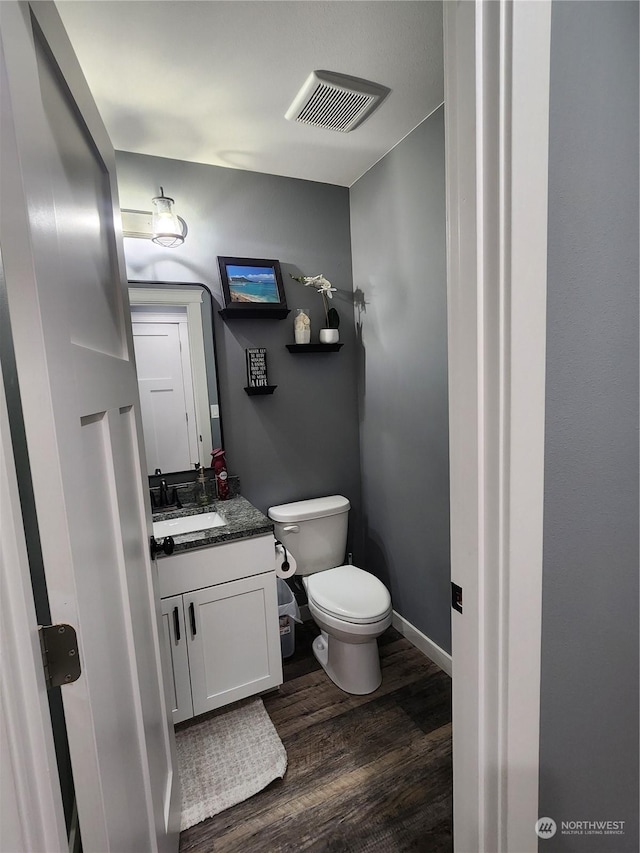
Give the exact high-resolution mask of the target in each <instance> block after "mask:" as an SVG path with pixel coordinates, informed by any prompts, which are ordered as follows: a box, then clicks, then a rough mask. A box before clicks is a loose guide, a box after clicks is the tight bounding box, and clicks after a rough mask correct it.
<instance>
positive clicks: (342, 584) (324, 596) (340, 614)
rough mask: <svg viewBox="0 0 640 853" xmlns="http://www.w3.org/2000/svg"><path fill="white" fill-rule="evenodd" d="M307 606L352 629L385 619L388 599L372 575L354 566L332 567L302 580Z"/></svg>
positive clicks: (389, 598)
mask: <svg viewBox="0 0 640 853" xmlns="http://www.w3.org/2000/svg"><path fill="white" fill-rule="evenodd" d="M304 582H305V587H306V590H307V595H308V597H309V601H310V603H312V604H313V605H314V607H316V608H317V609H318V610H320V611H321V612H322V613H326V614H327V615H328V616H331V617H333V618H334V619H340V620H342V621H344V622H349V623H351V624H354V625H367V624H371V623H375V622H379V621H381V620H383V619H385V618H386V617H387V616H388V615H389V613H390V612H391V596H390V595H389V591H388V590H387V588H386V587H385V585H384V584H383V583H382V582H381V581H379V580H378V578H376V577H375V576H374V575H372V574H370V573H369V572H365V571H363V570H362V569H359V568H358V567H357V566H352V565H348V566H336V568H334V569H327V570H325V571H323V572H317V573H316V574H313V575H308V576H307V577H305V578H304Z"/></svg>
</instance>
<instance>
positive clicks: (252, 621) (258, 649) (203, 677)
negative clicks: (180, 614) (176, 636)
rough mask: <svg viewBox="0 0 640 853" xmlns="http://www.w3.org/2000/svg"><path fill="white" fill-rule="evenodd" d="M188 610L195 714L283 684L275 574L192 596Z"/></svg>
mask: <svg viewBox="0 0 640 853" xmlns="http://www.w3.org/2000/svg"><path fill="white" fill-rule="evenodd" d="M184 606H185V614H186V617H187V621H188V632H189V665H190V670H191V690H192V695H193V710H194V713H195V714H202V713H204V712H205V711H211V710H212V709H213V708H219V707H221V706H222V705H227V704H228V703H229V702H235V701H236V700H237V699H244V698H245V697H246V696H251V695H253V694H254V693H260V692H261V691H263V690H269V689H270V688H272V687H277V686H278V685H279V684H281V683H282V659H281V656H280V634H279V620H278V599H277V594H276V577H275V574H274V573H273V572H268V573H267V574H262V575H255V576H254V577H250V578H243V579H242V580H237V581H229V582H228V583H221V584H217V585H216V586H212V587H208V588H206V589H201V590H197V591H196V592H191V593H187V594H185V595H184Z"/></svg>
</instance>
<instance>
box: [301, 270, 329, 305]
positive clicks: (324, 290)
mask: <svg viewBox="0 0 640 853" xmlns="http://www.w3.org/2000/svg"><path fill="white" fill-rule="evenodd" d="M304 284H305V287H308V286H309V285H312V286H313V287H315V289H316V290H317V291H318V293H321V294H322V295H323V296H324V295H326V296H328V297H329V299H333V297H332V295H331V294H332V293H335V292H336V288H335V287H332V286H331V282H330V281H329V280H328V279H326V278H325V277H324V276H323V275H322V274H320V275H313V276H305V277H304Z"/></svg>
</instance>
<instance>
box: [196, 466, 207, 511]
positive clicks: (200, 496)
mask: <svg viewBox="0 0 640 853" xmlns="http://www.w3.org/2000/svg"><path fill="white" fill-rule="evenodd" d="M194 464H195V467H196V471H197V472H198V478H197V480H196V482H197V484H198V485H197V488H196V501H197V503H198V504H200V506H205V504H208V503H209V494H208V492H207V475H206V474H205V472H204V468H203V467H202V465H201V464H200V463H199V462H196V463H194Z"/></svg>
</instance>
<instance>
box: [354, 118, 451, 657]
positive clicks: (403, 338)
mask: <svg viewBox="0 0 640 853" xmlns="http://www.w3.org/2000/svg"><path fill="white" fill-rule="evenodd" d="M351 233H352V251H353V281H354V290H355V297H356V308H357V313H358V334H359V357H360V364H359V397H360V399H359V415H360V444H361V455H362V493H363V507H364V511H363V513H364V536H365V547H366V557H365V559H366V566H367V568H368V569H369V570H370V571H372V572H374V573H375V574H376V575H378V576H379V577H380V578H381V579H382V580H383V581H384V582H385V583H387V584H388V586H389V588H390V590H391V595H392V599H393V603H394V608H395V609H396V610H397V611H398V612H399V613H400V614H401V615H402V616H404V617H405V618H406V619H408V620H409V622H411V623H412V624H413V625H415V626H416V627H417V628H419V629H420V630H421V631H423V632H424V633H425V634H427V636H428V637H430V638H431V639H432V640H433V641H434V642H435V643H437V644H438V645H439V646H440V647H441V648H443V649H445V650H446V651H450V649H451V635H450V631H451V624H450V560H449V468H448V466H449V451H448V413H447V309H446V255H445V249H446V247H445V172H444V109H443V108H442V107H441V108H440V109H438V110H437V111H436V112H435V113H434V114H433V115H432V116H430V117H429V118H427V119H425V121H424V122H423V123H422V124H421V125H420V126H419V127H418V128H417V129H416V130H414V131H413V132H412V133H411V134H410V135H409V136H408V137H407V138H406V139H405V140H404V141H403V142H401V143H400V144H399V145H398V146H397V147H396V148H394V149H393V150H392V151H391V152H390V153H389V154H387V156H386V157H384V159H383V160H381V161H380V162H379V163H377V164H376V165H375V166H374V167H373V168H372V169H371V170H370V171H369V172H367V174H366V175H365V176H364V177H362V178H361V179H360V180H359V181H358V182H357V183H356V184H355V185H354V186H353V187H352V188H351ZM358 309H359V310H358Z"/></svg>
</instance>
